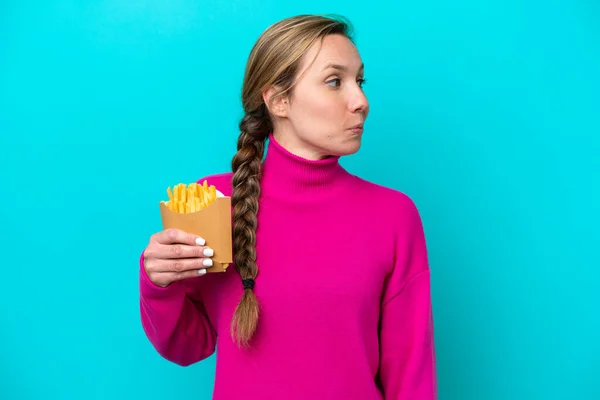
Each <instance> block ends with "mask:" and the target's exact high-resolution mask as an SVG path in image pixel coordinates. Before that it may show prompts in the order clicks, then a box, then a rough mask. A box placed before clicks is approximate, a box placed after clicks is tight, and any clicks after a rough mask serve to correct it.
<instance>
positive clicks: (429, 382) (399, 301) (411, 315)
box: [379, 200, 437, 400]
mask: <svg viewBox="0 0 600 400" xmlns="http://www.w3.org/2000/svg"><path fill="white" fill-rule="evenodd" d="M400 225H401V226H402V227H403V228H402V229H401V233H399V234H398V238H397V244H396V252H395V260H394V271H393V273H392V274H391V276H390V277H389V279H388V281H387V283H386V288H385V293H384V297H383V303H382V310H381V328H380V349H381V351H380V353H381V354H380V369H379V379H380V384H381V387H382V390H383V392H384V398H385V399H386V400H409V399H410V400H434V399H437V393H436V392H437V382H436V367H435V347H434V334H433V315H432V314H433V313H432V304H431V295H430V269H429V265H428V256H427V248H426V243H425V235H424V231H423V226H422V223H421V218H420V216H419V213H418V211H417V208H416V207H415V205H414V203H413V202H412V201H410V200H408V201H407V202H406V204H405V205H404V209H403V212H402V218H401V223H400Z"/></svg>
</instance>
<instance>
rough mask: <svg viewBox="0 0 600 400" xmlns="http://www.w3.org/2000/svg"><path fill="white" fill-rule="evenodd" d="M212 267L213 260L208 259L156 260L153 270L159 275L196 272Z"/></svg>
mask: <svg viewBox="0 0 600 400" xmlns="http://www.w3.org/2000/svg"><path fill="white" fill-rule="evenodd" d="M212 266H213V260H212V259H210V258H175V259H170V260H157V263H156V264H155V265H154V266H153V270H154V271H156V272H159V273H164V272H185V271H197V270H201V269H206V268H210V267H212Z"/></svg>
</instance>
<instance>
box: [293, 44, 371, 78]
mask: <svg viewBox="0 0 600 400" xmlns="http://www.w3.org/2000/svg"><path fill="white" fill-rule="evenodd" d="M330 63H331V64H339V65H343V66H346V67H347V68H348V70H349V71H350V72H353V71H356V70H358V68H360V66H361V64H362V59H361V57H360V54H359V52H358V49H357V48H356V46H355V45H354V43H352V42H351V41H350V40H349V39H348V38H346V37H345V36H342V35H328V36H325V37H324V38H323V39H322V41H321V40H317V41H316V42H315V43H314V44H313V45H312V47H311V48H310V49H309V50H308V52H307V53H306V54H305V55H304V57H303V59H302V62H301V63H300V70H301V73H308V74H314V73H320V72H322V71H323V67H325V66H326V65H327V64H330Z"/></svg>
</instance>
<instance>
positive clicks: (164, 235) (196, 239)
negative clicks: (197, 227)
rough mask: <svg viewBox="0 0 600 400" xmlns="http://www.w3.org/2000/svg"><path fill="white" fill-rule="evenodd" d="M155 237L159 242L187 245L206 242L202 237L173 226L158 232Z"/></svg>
mask: <svg viewBox="0 0 600 400" xmlns="http://www.w3.org/2000/svg"><path fill="white" fill-rule="evenodd" d="M155 239H156V241H157V242H158V243H160V244H187V245H188V246H204V245H205V244H206V240H204V238H202V237H200V236H198V235H194V234H192V233H187V232H184V231H182V230H181V229H174V228H170V229H165V230H163V231H161V232H158V233H157V234H156V235H155Z"/></svg>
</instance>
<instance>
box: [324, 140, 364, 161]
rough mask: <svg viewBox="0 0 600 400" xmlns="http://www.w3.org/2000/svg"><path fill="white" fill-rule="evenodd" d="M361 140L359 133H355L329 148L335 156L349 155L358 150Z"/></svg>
mask: <svg viewBox="0 0 600 400" xmlns="http://www.w3.org/2000/svg"><path fill="white" fill-rule="evenodd" d="M361 142H362V137H361V135H356V136H354V137H351V138H349V139H347V140H345V141H344V142H343V143H340V144H339V145H338V146H336V147H335V148H333V149H331V153H332V154H333V155H336V156H340V157H341V156H349V155H352V154H355V153H357V152H358V151H359V150H360V146H361Z"/></svg>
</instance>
